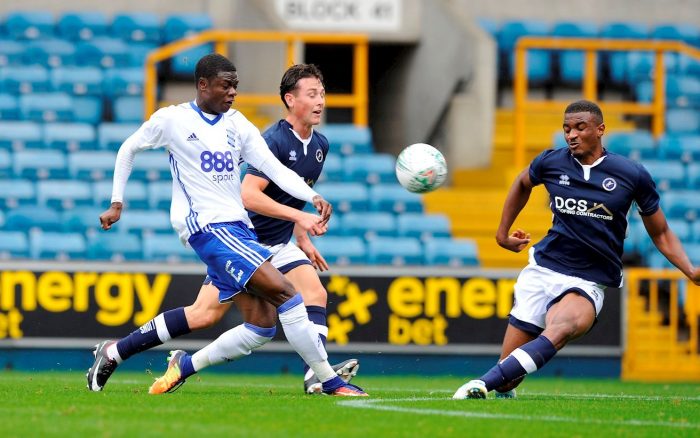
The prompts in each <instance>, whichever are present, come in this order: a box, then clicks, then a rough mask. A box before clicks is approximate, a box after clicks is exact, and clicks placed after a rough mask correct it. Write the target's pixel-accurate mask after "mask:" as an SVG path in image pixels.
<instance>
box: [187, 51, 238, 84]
mask: <svg viewBox="0 0 700 438" xmlns="http://www.w3.org/2000/svg"><path fill="white" fill-rule="evenodd" d="M222 71H224V72H234V71H236V66H234V65H233V63H232V62H231V61H230V60H229V59H228V58H227V57H225V56H223V55H219V54H218V53H210V54H208V55H204V56H202V58H201V59H200V60H199V61H197V66H196V67H195V69H194V83H195V84H197V83H198V82H199V78H204V79H211V78H214V77H216V76H218V75H219V73H221V72H222Z"/></svg>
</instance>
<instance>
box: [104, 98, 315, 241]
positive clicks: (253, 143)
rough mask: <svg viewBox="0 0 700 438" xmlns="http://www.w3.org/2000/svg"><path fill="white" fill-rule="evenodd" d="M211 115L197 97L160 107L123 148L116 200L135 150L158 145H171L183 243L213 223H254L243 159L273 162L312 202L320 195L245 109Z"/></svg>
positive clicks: (174, 211) (174, 206)
mask: <svg viewBox="0 0 700 438" xmlns="http://www.w3.org/2000/svg"><path fill="white" fill-rule="evenodd" d="M211 117H212V116H211V115H208V114H203V113H202V111H201V110H200V109H199V108H198V107H197V106H196V104H195V103H194V102H187V103H182V104H180V105H177V106H169V107H167V108H162V109H160V110H158V111H156V112H155V113H154V114H153V115H152V116H151V118H150V119H149V120H148V121H146V122H144V123H143V125H141V127H140V128H139V129H138V130H137V131H136V132H135V133H134V134H132V135H131V136H130V137H129V138H128V139H127V140H126V141H125V142H124V144H122V146H121V148H120V149H119V153H118V154H117V163H116V165H115V174H114V186H113V192H112V202H122V198H123V193H124V187H125V186H126V181H127V179H128V176H129V174H130V173H131V168H132V166H133V160H134V159H136V160H137V159H138V157H134V155H135V153H136V152H139V151H143V150H147V149H158V148H165V149H166V150H167V151H168V155H169V157H168V156H164V157H163V159H164V160H165V159H169V160H170V171H171V174H172V177H173V189H172V203H171V208H170V221H171V223H172V225H173V227H174V228H175V230H176V231H177V232H178V235H179V236H180V239H181V240H182V241H183V243H185V242H187V240H188V239H189V237H190V236H191V235H192V234H194V233H196V232H199V231H202V230H206V226H207V225H208V224H211V223H219V222H236V221H241V222H244V223H246V224H248V226H251V227H252V224H251V222H250V219H249V218H248V213H247V212H246V210H245V209H244V207H243V203H242V201H241V184H240V166H239V163H240V162H241V161H246V162H248V163H250V164H251V165H253V166H255V167H256V168H258V169H260V168H261V166H262V167H263V168H267V169H268V171H271V172H272V174H273V175H270V177H271V178H272V179H273V180H274V179H275V178H274V177H276V178H279V179H280V181H281V182H282V184H283V185H282V187H284V188H285V189H288V190H289V193H290V194H292V195H293V196H295V197H299V199H303V200H305V201H307V202H310V201H311V198H313V197H314V196H315V195H316V193H315V192H314V191H313V190H311V188H309V186H308V185H306V184H305V183H304V181H303V180H302V179H301V178H300V177H299V176H298V175H297V174H296V173H294V172H293V171H291V170H289V169H288V168H286V167H285V166H283V165H282V164H281V163H279V161H278V160H277V159H276V158H275V157H274V155H272V153H271V152H270V150H269V148H268V146H267V144H266V143H265V140H264V139H263V138H262V136H261V135H260V131H259V130H258V129H257V128H256V127H255V125H253V124H252V123H251V122H250V121H249V120H248V119H247V118H246V117H245V116H244V115H243V114H241V113H240V112H239V111H236V110H233V109H231V110H229V111H228V112H227V113H225V114H220V115H218V116H216V118H213V119H212V118H211ZM266 174H267V172H266ZM277 184H278V185H280V184H279V183H277ZM126 214H128V213H126Z"/></svg>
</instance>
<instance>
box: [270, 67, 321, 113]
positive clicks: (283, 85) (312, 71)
mask: <svg viewBox="0 0 700 438" xmlns="http://www.w3.org/2000/svg"><path fill="white" fill-rule="evenodd" d="M304 78H316V79H318V80H319V81H321V84H323V74H322V73H321V70H320V69H319V68H318V67H317V66H315V65H314V64H294V65H293V66H291V67H289V68H288V69H287V71H285V72H284V75H282V80H281V81H280V97H281V98H282V103H283V104H284V106H285V107H286V108H287V109H289V106H288V105H287V101H285V100H284V95H285V94H287V93H291V92H292V91H294V90H295V89H296V88H297V84H298V83H299V81H300V80H301V79H304Z"/></svg>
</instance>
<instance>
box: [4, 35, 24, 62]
mask: <svg viewBox="0 0 700 438" xmlns="http://www.w3.org/2000/svg"><path fill="white" fill-rule="evenodd" d="M24 48H25V45H24V44H23V43H21V42H19V41H14V40H9V39H4V38H0V67H7V66H21V65H22V64H23V63H24Z"/></svg>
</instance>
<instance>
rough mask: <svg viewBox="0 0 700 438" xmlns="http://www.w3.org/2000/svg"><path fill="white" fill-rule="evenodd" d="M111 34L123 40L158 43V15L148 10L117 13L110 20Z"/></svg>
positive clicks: (159, 30)
mask: <svg viewBox="0 0 700 438" xmlns="http://www.w3.org/2000/svg"><path fill="white" fill-rule="evenodd" d="M111 34H112V36H114V37H117V38H121V39H123V40H125V41H136V42H142V41H143V42H151V43H155V44H160V43H161V25H160V17H159V16H158V15H156V14H153V13H149V12H131V13H121V14H117V15H115V16H114V20H113V21H112V29H111Z"/></svg>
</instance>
